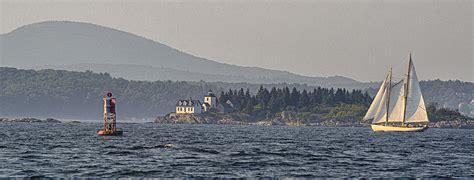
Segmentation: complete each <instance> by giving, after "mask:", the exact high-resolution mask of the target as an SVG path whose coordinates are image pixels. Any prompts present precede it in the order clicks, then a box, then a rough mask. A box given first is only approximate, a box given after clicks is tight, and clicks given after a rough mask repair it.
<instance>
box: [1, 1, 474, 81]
mask: <svg viewBox="0 0 474 180" xmlns="http://www.w3.org/2000/svg"><path fill="white" fill-rule="evenodd" d="M0 2H1V3H0V10H1V14H0V15H1V16H0V32H1V33H6V32H10V31H12V30H14V29H15V28H17V27H19V26H23V25H25V24H30V23H34V22H40V21H47V20H70V21H81V22H90V23H94V24H99V25H103V26H108V27H112V28H116V29H120V30H123V31H127V32H131V33H134V34H138V35H140V36H144V37H147V38H150V39H153V40H155V41H158V42H161V43H164V44H167V45H169V46H172V47H174V48H177V49H180V50H182V51H184V52H188V53H190V54H193V55H196V56H200V57H204V58H207V59H211V60H214V61H219V62H224V63H229V64H236V65H243V66H258V67H264V68H269V69H278V70H286V71H290V72H294V73H298V74H303V75H309V76H331V75H343V76H347V77H352V78H354V79H356V80H361V81H375V80H377V81H379V80H381V79H383V78H384V76H385V74H386V72H387V71H388V68H389V67H390V66H391V65H392V66H394V68H395V70H396V71H399V72H400V73H399V74H401V72H402V71H403V70H404V68H405V67H403V66H402V65H401V63H402V62H403V60H404V58H406V56H407V54H408V52H409V51H412V53H413V57H414V62H415V66H416V68H417V72H418V76H419V78H420V79H436V78H440V79H461V80H464V81H473V79H474V72H473V71H474V67H473V64H474V63H473V51H474V50H473V41H474V40H473V27H474V25H473V24H474V23H473V17H472V16H473V13H472V12H473V10H474V9H473V8H474V7H473V5H472V4H473V2H474V1H470V0H466V1H455V0H444V1H435V0H426V1H421V0H400V1H381V0H374V1H368V0H366V1H356V0H353V1H348V0H345V1H341V0H336V1H332V0H325V1H289V0H288V1H255V0H235V1H218V0H215V1H153V0H139V1H131V0H129V1H117V0H102V1H95V0H94V1H93V0H74V1H64V0H63V1H54V0H34V1H26V0H19V1H17V0H16V1H12V0H0Z"/></svg>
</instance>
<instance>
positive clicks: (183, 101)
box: [176, 99, 201, 107]
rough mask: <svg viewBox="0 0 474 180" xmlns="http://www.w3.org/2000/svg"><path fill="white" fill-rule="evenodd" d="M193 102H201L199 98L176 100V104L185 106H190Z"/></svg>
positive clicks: (199, 103)
mask: <svg viewBox="0 0 474 180" xmlns="http://www.w3.org/2000/svg"><path fill="white" fill-rule="evenodd" d="M195 104H198V105H201V102H200V101H199V100H190V99H185V100H178V102H176V106H185V107H192V106H194V105H195Z"/></svg>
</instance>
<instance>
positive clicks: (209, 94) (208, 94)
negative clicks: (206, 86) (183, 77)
mask: <svg viewBox="0 0 474 180" xmlns="http://www.w3.org/2000/svg"><path fill="white" fill-rule="evenodd" d="M204 97H216V96H215V95H214V92H212V90H209V92H208V93H207V95H206V96H204Z"/></svg>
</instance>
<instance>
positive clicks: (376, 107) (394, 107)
mask: <svg viewBox="0 0 474 180" xmlns="http://www.w3.org/2000/svg"><path fill="white" fill-rule="evenodd" d="M370 119H372V124H371V128H372V130H373V131H375V132H422V131H424V130H426V129H428V123H429V119H428V114H427V113H426V106H425V101H424V100H423V95H422V94H421V89H420V84H419V82H418V77H417V75H416V71H415V66H414V65H413V60H412V59H411V53H410V55H409V61H408V71H407V74H406V77H404V78H403V79H402V80H400V81H395V82H393V80H392V69H390V71H389V73H388V75H387V76H386V77H385V79H384V81H383V82H382V85H381V86H380V89H379V91H378V92H377V95H376V96H375V98H374V101H373V102H372V104H371V105H370V107H369V110H368V111H367V113H366V115H365V116H364V120H366V121H367V120H370Z"/></svg>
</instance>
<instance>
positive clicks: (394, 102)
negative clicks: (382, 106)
mask: <svg viewBox="0 0 474 180" xmlns="http://www.w3.org/2000/svg"><path fill="white" fill-rule="evenodd" d="M404 90H405V84H404V81H403V80H402V81H400V82H398V83H396V84H395V85H393V86H392V87H391V88H390V104H389V110H388V122H402V121H403V110H404V106H405V102H404V95H405V94H404V93H405V91H404Z"/></svg>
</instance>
